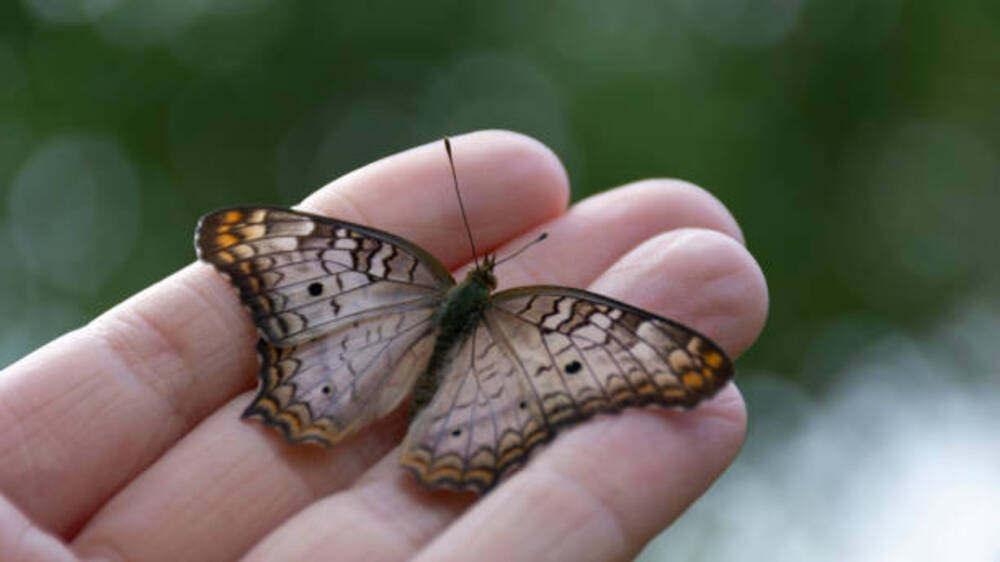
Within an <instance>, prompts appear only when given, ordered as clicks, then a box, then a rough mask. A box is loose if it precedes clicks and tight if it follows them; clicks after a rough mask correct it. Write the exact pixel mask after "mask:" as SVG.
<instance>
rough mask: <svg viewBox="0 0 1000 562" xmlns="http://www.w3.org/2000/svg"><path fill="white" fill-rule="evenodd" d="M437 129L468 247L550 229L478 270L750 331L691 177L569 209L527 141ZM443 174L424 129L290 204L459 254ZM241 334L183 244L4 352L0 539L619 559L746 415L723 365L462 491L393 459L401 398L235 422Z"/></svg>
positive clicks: (762, 288)
mask: <svg viewBox="0 0 1000 562" xmlns="http://www.w3.org/2000/svg"><path fill="white" fill-rule="evenodd" d="M452 142H453V146H454V151H455V166H456V168H457V172H458V178H459V181H460V183H461V189H462V195H463V198H464V201H465V205H466V208H467V210H468V213H469V221H470V224H471V228H472V231H473V234H474V236H475V237H476V245H477V246H478V247H479V248H480V249H481V250H488V251H496V252H497V253H498V254H499V255H500V257H503V256H504V255H507V254H509V253H511V252H512V251H514V250H516V249H518V248H520V247H521V246H522V245H523V244H524V243H525V242H526V241H528V240H530V239H532V238H534V237H535V236H537V235H538V233H540V232H542V231H546V232H548V233H549V238H548V239H547V240H546V241H544V242H542V243H540V244H537V245H536V246H534V247H532V248H531V249H530V250H528V251H527V252H525V253H524V254H522V255H521V256H519V257H518V258H517V259H515V260H513V261H511V262H508V263H505V264H503V265H501V266H500V267H499V268H498V269H497V271H496V273H497V276H498V279H499V283H500V288H501V289H502V288H508V287H514V286H519V285H527V284H539V283H545V284H559V285H567V286H571V287H581V288H588V289H590V290H592V291H596V292H599V293H602V294H605V295H608V296H610V297H612V298H615V299H619V300H622V301H625V302H628V303H630V304H633V305H636V306H639V307H642V308H645V309H647V310H650V311H652V312H655V313H658V314H661V315H664V316H667V317H670V318H673V319H676V320H678V321H680V322H682V323H685V324H687V325H689V326H691V327H693V328H695V329H697V330H699V331H701V332H702V333H704V334H706V335H708V336H709V337H711V338H712V339H713V340H715V341H716V342H718V343H719V344H720V345H721V346H722V347H723V348H725V349H726V351H727V352H728V353H729V354H730V355H731V356H732V357H734V358H735V357H738V356H739V354H740V353H742V352H743V351H744V350H745V349H746V348H747V347H749V345H750V344H751V343H752V342H753V341H754V339H755V338H756V337H757V336H758V334H759V333H760V330H761V329H762V327H763V324H764V320H765V317H766V312H767V289H766V285H765V282H764V278H763V275H762V274H761V271H760V268H759V267H758V266H757V263H756V262H755V261H754V259H753V257H752V256H751V255H750V253H749V252H748V251H747V250H746V249H745V247H744V245H743V237H742V234H741V232H740V230H739V227H738V225H737V223H736V221H735V220H734V219H733V217H732V216H731V215H730V213H729V212H728V211H727V210H726V208H725V207H724V206H723V205H722V204H721V203H720V202H719V201H718V200H717V199H715V198H714V197H713V196H712V195H710V194H709V193H708V192H707V191H705V190H703V189H701V188H699V187H696V186H693V185H691V184H689V183H686V182H681V181H677V180H666V179H652V180H644V181H641V182H635V183H631V184H628V185H624V186H621V187H617V188H613V189H610V190H609V191H606V192H604V193H602V194H599V195H596V196H593V197H591V198H589V199H585V200H583V201H581V202H579V203H577V204H576V205H573V206H571V207H567V205H568V199H569V185H568V180H567V177H566V174H565V172H564V171H563V168H562V166H561V164H560V163H559V161H558V159H557V158H556V156H555V155H554V154H553V153H552V152H551V151H549V150H548V149H547V148H545V147H544V146H543V145H541V144H540V143H538V142H537V141H534V140H532V139H529V138H527V137H524V136H521V135H517V134H514V133H509V132H502V131H483V132H477V133H472V134H468V135H462V136H458V137H454V138H453V140H452ZM451 182H452V178H451V172H450V170H449V168H448V164H447V159H446V156H445V152H444V148H443V146H442V144H441V143H440V142H435V143H431V144H428V145H424V146H420V147H417V148H415V149H412V150H409V151H406V152H403V153H400V154H396V155H394V156H390V157H388V158H386V159H383V160H380V161H378V162H375V163H373V164H371V165H369V166H367V167H365V168H362V169H360V170H357V171H355V172H353V173H351V174H348V175H346V176H344V177H342V178H340V179H338V180H336V181H334V182H332V183H330V184H329V185H327V186H325V187H323V188H322V189H320V190H318V191H317V192H315V193H314V194H313V195H311V196H310V197H308V198H307V199H306V200H305V201H303V202H302V203H301V205H299V206H298V208H300V209H302V210H307V211H310V212H314V213H320V214H325V215H329V216H333V217H337V218H341V219H345V220H348V221H352V222H358V223H362V224H368V225H371V226H374V227H376V228H380V229H383V230H388V231H390V232H393V233H395V234H397V235H400V236H403V237H405V238H407V239H409V240H411V241H413V242H414V243H416V244H419V245H420V246H422V247H423V248H425V249H427V250H428V251H429V252H431V253H432V254H434V255H435V256H436V257H437V258H438V259H439V260H441V262H442V263H444V264H445V265H446V266H448V267H450V268H453V269H456V270H459V269H461V268H462V267H463V265H466V264H467V262H468V261H470V250H469V243H468V240H467V237H466V234H465V229H464V227H463V225H462V223H461V219H460V216H459V211H458V206H457V202H456V200H455V195H454V192H453V189H452V184H451ZM233 203H238V202H237V201H233ZM209 210H210V209H206V211H209ZM195 218H196V217H192V223H191V224H190V225H178V228H182V229H184V230H190V229H193V226H194V220H195ZM184 235H185V236H187V232H184ZM457 275H458V277H459V279H461V275H462V273H461V272H459V273H458V274H457ZM255 339H256V334H255V329H254V327H253V325H252V323H251V320H250V316H249V314H247V312H246V311H245V310H244V309H243V308H242V306H241V305H240V303H239V300H238V298H237V296H236V293H235V292H234V291H233V290H232V289H231V288H230V286H229V284H228V283H227V282H226V281H225V280H224V279H222V278H221V277H219V276H218V275H217V274H216V273H215V272H214V271H213V270H212V268H211V267H209V266H206V265H203V264H193V265H191V266H188V267H186V268H184V269H182V270H180V271H178V272H177V273H175V274H173V275H171V276H170V277H167V278H166V279H164V280H162V281H160V282H159V283H157V284H155V285H153V286H152V287H150V288H148V289H146V290H145V291H143V292H141V293H139V294H137V295H135V296H134V297H132V298H130V299H128V300H127V301H125V302H123V303H122V304H120V305H118V306H117V307H115V308H113V309H111V310H110V311H108V312H106V313H105V314H103V315H102V316H100V317H99V318H97V319H96V320H94V321H93V322H91V323H90V324H88V325H87V326H85V327H83V328H80V329H78V330H76V331H73V332H71V333H68V334H66V335H64V336H62V337H60V338H59V339H57V340H55V341H53V342H52V343H50V344H48V345H46V346H45V347H43V348H41V349H39V350H37V351H35V352H34V353H32V354H31V355H29V356H27V357H25V358H24V359H22V360H21V361H19V362H17V363H15V364H14V365H11V366H10V367H9V368H7V369H6V370H5V371H3V372H2V373H0V451H2V455H3V456H2V459H0V491H2V492H3V495H4V496H3V498H2V501H0V559H2V560H22V559H23V560H76V559H86V558H101V557H109V558H110V559H126V560H192V559H198V560H230V559H239V558H241V557H244V558H245V559H247V560H275V559H281V560H317V559H339V560H356V559H357V560H365V561H366V562H370V561H375V560H400V559H409V558H413V557H416V558H418V559H425V560H441V559H449V560H466V559H469V558H470V556H473V557H474V558H475V559H477V560H543V559H562V560H628V559H630V558H631V557H633V556H635V555H636V554H637V553H638V552H639V551H640V550H641V549H642V548H643V546H644V545H645V544H646V543H647V542H648V541H649V540H650V539H651V538H653V537H654V536H655V535H656V534H657V533H659V532H660V531H661V530H663V529H664V528H665V527H667V526H668V525H669V524H670V523H671V522H672V521H674V520H675V519H676V518H677V517H678V516H680V515H681V514H682V513H683V512H684V510H685V509H686V508H687V507H688V506H689V505H690V504H691V502H693V501H694V500H695V499H697V498H698V497H699V496H700V495H701V494H703V493H704V492H705V491H706V490H707V489H708V487H709V486H710V485H711V484H712V482H713V481H714V480H715V479H716V478H717V477H718V476H719V475H720V474H721V473H722V471H723V470H724V469H725V468H726V466H728V465H729V463H730V462H731V461H732V460H733V459H734V457H735V456H736V454H737V452H738V450H739V448H740V445H741V444H742V442H743V437H744V432H745V428H746V413H745V407H744V403H743V401H742V398H741V397H740V394H739V391H738V390H737V388H736V386H735V385H733V384H730V385H728V386H727V387H726V388H724V389H723V390H722V391H721V392H720V393H719V394H718V395H717V396H716V397H715V398H713V399H712V400H710V401H707V402H705V403H703V404H702V405H700V406H699V407H697V408H696V409H694V410H690V411H673V410H665V409H659V408H646V409H630V410H626V411H625V412H624V413H622V414H620V415H616V416H599V417H597V418H595V419H593V420H590V421H588V422H586V423H583V424H580V425H578V426H576V427H574V428H572V429H567V430H565V431H563V432H562V433H560V435H559V436H558V437H557V438H556V439H555V440H554V441H553V442H552V443H551V444H550V445H548V446H547V447H545V448H543V449H541V450H539V451H537V452H536V454H534V455H533V457H532V458H531V460H530V462H528V463H527V464H526V465H525V466H524V467H523V469H521V470H520V471H519V472H517V473H516V474H514V475H513V476H511V477H510V478H508V479H507V480H505V481H504V482H503V483H502V484H501V485H500V486H498V487H497V488H496V489H494V490H493V491H492V492H490V493H489V494H488V495H487V496H485V497H483V498H481V499H478V501H477V498H476V496H474V495H472V494H470V493H456V492H450V491H436V492H428V491H426V490H424V489H422V488H421V487H420V486H419V485H418V484H417V483H416V482H415V480H414V479H413V477H412V476H411V475H410V474H409V473H407V472H405V471H403V470H402V469H400V468H399V467H398V465H397V460H396V459H397V456H398V449H397V445H398V443H399V441H400V439H401V438H402V436H403V434H404V433H405V430H406V423H407V413H406V412H405V411H404V410H405V408H404V410H400V411H399V412H397V413H396V414H393V415H391V416H389V417H388V418H386V419H384V420H382V421H380V422H378V423H376V424H374V425H373V426H371V427H369V428H367V429H366V430H364V431H362V432H361V433H359V434H357V435H356V436H354V437H351V438H349V439H347V440H346V441H344V442H342V443H340V444H338V445H337V446H336V447H333V448H331V449H323V448H319V447H313V446H291V445H286V444H284V443H283V442H282V441H281V438H280V436H279V435H278V434H277V433H276V432H275V431H273V430H270V429H268V428H266V427H263V426H262V425H261V424H260V423H256V422H252V421H251V422H248V421H243V420H241V419H240V413H241V412H242V410H243V409H244V408H245V407H246V405H247V404H248V403H249V401H250V399H251V396H252V387H253V385H254V384H255V368H256V358H255V355H254V351H253V350H254V342H255ZM738 379H739V364H738V363H737V381H738Z"/></svg>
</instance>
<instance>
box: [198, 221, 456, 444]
mask: <svg viewBox="0 0 1000 562" xmlns="http://www.w3.org/2000/svg"><path fill="white" fill-rule="evenodd" d="M195 245H196V247H197V249H198V255H199V257H200V258H201V259H202V260H204V261H206V262H209V263H211V264H212V265H213V266H215V268H216V269H217V270H218V271H219V272H221V273H223V274H224V275H225V276H227V277H228V278H229V279H230V281H231V282H232V283H233V285H234V286H236V288H237V289H238V290H239V293H240V300H241V301H242V302H243V304H244V305H245V306H246V307H247V308H248V309H249V310H250V312H251V313H252V315H253V318H254V322H255V323H256V325H257V328H258V331H259V332H260V335H261V341H260V343H259V344H258V347H257V351H258V355H259V357H260V359H261V367H260V372H259V379H260V387H259V389H258V393H257V397H256V398H255V399H254V401H253V402H252V403H251V404H250V406H249V407H248V408H247V410H246V412H245V413H244V417H259V418H262V419H263V420H264V422H265V423H267V424H268V425H272V426H275V427H277V428H278V429H279V430H281V431H282V433H284V435H285V437H286V439H288V440H289V441H292V442H300V441H313V442H318V443H322V444H333V443H335V442H337V441H339V440H341V439H343V438H344V437H346V436H347V435H350V434H351V433H352V432H354V431H356V430H357V429H358V428H360V427H362V426H363V425H364V424H366V423H368V422H371V421H374V420H375V419H378V418H380V417H382V416H384V415H386V414H388V413H389V412H390V411H391V410H393V409H394V408H395V407H396V405H398V404H399V403H400V402H401V401H402V400H403V399H404V398H405V397H406V395H407V394H408V393H409V392H410V389H411V388H412V386H413V384H414V382H415V381H416V379H417V378H418V376H419V374H420V372H421V371H422V369H423V368H424V366H425V365H426V364H427V361H428V359H429V357H430V355H431V353H432V351H433V347H434V333H435V332H434V329H435V326H434V320H433V318H434V314H435V312H436V311H437V307H438V306H439V305H440V303H441V302H442V301H443V300H444V298H445V295H446V292H447V290H448V289H449V288H450V287H452V286H453V285H454V280H453V279H452V277H451V275H450V274H449V273H448V271H447V270H446V269H445V268H444V266H442V265H441V264H440V263H438V261H437V260H436V259H434V258H433V257H432V256H431V255H430V254H428V253H427V252H426V251H424V250H422V249H421V248H419V247H418V246H416V245H415V244H412V243H410V242H408V241H406V240H404V239H402V238H399V237H397V236H394V235H392V234H389V233H386V232H382V231H379V230H375V229H373V228H368V227H364V226H361V225H357V224H353V223H348V222H345V221H340V220H336V219H331V218H328V217H323V216H318V215H311V214H308V213H303V212H300V211H295V210H291V209H283V208H277V207H235V208H231V209H223V210H221V211H217V212H215V213H211V214H208V215H205V216H204V217H203V218H202V219H201V221H200V222H199V224H198V229H197V233H196V237H195Z"/></svg>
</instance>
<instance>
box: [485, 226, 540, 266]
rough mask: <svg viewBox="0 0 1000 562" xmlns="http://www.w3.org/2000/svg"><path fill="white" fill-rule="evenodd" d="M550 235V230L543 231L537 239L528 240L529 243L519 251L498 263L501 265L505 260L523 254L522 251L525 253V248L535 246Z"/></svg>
mask: <svg viewBox="0 0 1000 562" xmlns="http://www.w3.org/2000/svg"><path fill="white" fill-rule="evenodd" d="M548 237H549V233H548V232H543V233H541V234H540V235H539V236H538V238H535V239H534V240H532V241H531V242H528V243H527V244H525V245H524V246H521V249H520V250H518V251H516V252H514V253H513V254H511V255H509V256H507V257H505V258H504V259H502V260H500V261H498V262H497V263H496V265H500V264H502V263H503V262H505V261H510V260H512V259H514V258H516V257H517V256H520V255H521V254H522V253H524V251H525V250H527V249H528V248H530V247H532V246H534V245H535V244H538V243H539V242H541V241H542V240H545V239H546V238H548Z"/></svg>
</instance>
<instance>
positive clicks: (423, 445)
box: [401, 286, 733, 493]
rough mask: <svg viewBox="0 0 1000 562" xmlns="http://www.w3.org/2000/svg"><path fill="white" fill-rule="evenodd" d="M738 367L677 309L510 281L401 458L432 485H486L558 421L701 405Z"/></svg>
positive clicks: (457, 356) (461, 351)
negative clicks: (663, 312) (672, 312)
mask: <svg viewBox="0 0 1000 562" xmlns="http://www.w3.org/2000/svg"><path fill="white" fill-rule="evenodd" d="M732 375H733V368H732V363H731V362H730V360H729V359H728V358H727V357H726V355H725V353H724V352H723V351H722V349H720V348H719V347H718V346H717V345H716V344H714V343H713V342H712V341H711V340H709V339H708V338H706V337H705V336H703V335H701V334H699V333H697V332H695V331H694V330H692V329H690V328H687V327H685V326H683V325H681V324H678V323H676V322H674V321H672V320H669V319H667V318H663V317H660V316H657V315H654V314H651V313H649V312H646V311H643V310H641V309H637V308H635V307H632V306H629V305H627V304H625V303H621V302H618V301H615V300H613V299H609V298H607V297H603V296H601V295H597V294H594V293H590V292H587V291H581V290H575V289H569V288H565V287H550V286H539V287H523V288H518V289H513V290H509V291H504V292H501V293H498V294H496V295H494V296H493V298H492V303H491V306H490V307H488V308H487V310H486V312H485V313H484V314H483V316H482V320H481V322H480V324H479V325H478V326H477V327H476V329H475V330H474V332H473V333H472V334H471V335H470V336H469V337H468V338H467V339H466V340H465V341H464V343H463V344H462V345H461V346H460V347H459V348H458V349H457V350H456V351H455V352H454V354H453V357H452V359H451V362H450V363H449V365H448V368H447V370H446V371H445V372H444V373H443V375H442V376H441V381H442V382H441V385H440V388H439V389H438V391H437V393H436V394H435V396H434V399H433V400H432V401H431V402H430V404H428V406H427V407H426V408H425V409H424V410H423V411H422V412H420V414H419V415H418V416H417V418H416V419H415V420H414V422H413V424H411V427H410V431H409V433H408V435H407V438H406V441H405V443H404V444H403V453H402V459H401V463H402V464H403V465H404V466H406V467H407V468H409V469H410V470H411V471H412V472H413V473H414V474H415V475H416V476H417V478H418V480H420V481H421V482H422V483H423V484H425V485H427V486H429V487H441V486H443V487H451V488H459V489H471V490H474V491H477V492H479V493H483V492H486V491H488V490H489V489H490V488H491V487H493V486H494V485H495V484H496V482H497V481H498V479H499V478H501V477H502V476H503V475H504V474H505V473H507V472H509V471H510V470H511V469H512V468H514V467H516V466H518V465H519V464H520V463H521V462H522V461H523V460H524V459H525V457H526V456H527V455H528V454H529V453H530V452H531V450H532V449H534V448H535V447H536V446H538V445H539V444H541V443H544V442H546V441H548V440H549V439H551V438H552V437H553V436H554V435H555V432H556V431H557V430H558V429H559V428H560V427H563V426H566V425H567V424H571V423H574V422H577V421H580V420H583V419H586V418H589V417H591V416H593V415H595V414H597V413H601V412H609V413H613V412H619V411H621V410H622V409H624V408H626V407H629V406H643V405H647V404H657V405H661V406H682V407H692V406H694V405H696V404H698V403H699V402H701V401H702V400H704V399H706V398H708V397H710V396H712V395H713V394H715V393H716V392H717V391H718V390H719V389H720V388H721V387H722V386H724V385H725V384H726V383H727V382H728V381H729V380H730V379H731V378H732Z"/></svg>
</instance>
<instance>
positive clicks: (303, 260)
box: [195, 140, 733, 494]
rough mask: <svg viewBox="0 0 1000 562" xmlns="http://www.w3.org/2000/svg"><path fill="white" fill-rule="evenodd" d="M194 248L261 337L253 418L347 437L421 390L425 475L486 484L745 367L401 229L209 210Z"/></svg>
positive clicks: (318, 438) (329, 440) (412, 441)
mask: <svg viewBox="0 0 1000 562" xmlns="http://www.w3.org/2000/svg"><path fill="white" fill-rule="evenodd" d="M446 148H447V149H448V157H449V160H450V159H451V146H450V144H448V143H447V140H446ZM452 173H453V174H454V164H452ZM455 188H456V194H457V195H458V198H459V204H460V205H461V194H460V193H458V180H457V177H456V178H455ZM462 213H463V218H464V208H463V211H462ZM466 226H467V227H468V222H467V221H466ZM470 242H471V233H470ZM195 246H196V248H197V252H198V256H199V258H200V259H201V260H203V261H205V262H208V263H210V264H211V265H213V266H214V267H215V268H216V269H217V270H218V271H219V272H220V273H222V274H223V275H224V276H225V277H227V278H228V279H229V280H230V282H231V283H232V284H233V285H234V286H235V287H236V289H237V290H238V292H239V296H240V299H241V301H242V303H243V304H244V305H245V307H246V308H247V309H249V311H250V314H251V315H252V316H253V320H254V322H255V324H256V326H257V329H258V332H259V334H260V340H259V342H258V344H257V352H258V355H259V358H260V369H259V372H258V378H259V387H258V390H257V394H256V397H255V398H254V399H253V402H252V403H251V404H250V406H249V407H248V408H247V409H246V411H245V412H244V414H243V417H244V418H259V419H260V420H262V421H263V422H264V423H265V424H267V425H269V426H273V427H275V428H277V429H278V430H279V431H280V432H281V433H282V434H283V435H284V437H285V438H286V440H287V441H289V442H292V443H304V442H312V443H318V444H321V445H326V446H331V445H333V444H335V443H337V442H339V441H341V440H343V439H344V438H345V437H347V436H349V435H352V434H354V433H356V432H357V431H358V430H360V429H361V428H363V427H365V426H366V425H367V424H369V423H371V422H373V421H375V420H378V419H380V418H382V417H384V416H386V415H388V414H389V413H390V412H393V411H394V410H395V409H396V408H397V407H398V406H400V405H401V404H402V403H403V402H404V400H405V399H406V398H407V397H408V396H409V397H411V399H410V402H411V412H412V413H411V422H410V426H409V430H408V433H407V436H406V438H405V440H404V443H403V446H402V453H401V457H400V464H401V465H402V466H403V467H405V468H406V469H409V470H410V471H411V472H412V473H413V474H414V475H415V476H416V478H417V480H418V481H419V482H420V483H421V484H423V485H424V486H425V487H427V488H451V489H460V490H472V491H475V492H478V493H480V494H483V493H486V492H487V491H489V490H490V489H491V488H493V487H494V486H495V485H496V484H497V483H498V482H499V481H501V480H502V479H503V478H504V477H505V476H506V475H508V474H509V473H511V472H512V471H513V470H515V469H516V468H517V467H519V466H520V465H521V464H523V463H524V462H525V460H526V459H527V458H528V456H529V453H530V452H531V451H532V450H533V449H535V448H536V447H537V446H539V445H540V444H542V443H545V442H547V441H549V440H551V439H552V438H553V437H554V436H555V434H556V432H557V431H558V430H559V429H560V428H563V427H566V426H568V425H571V424H575V423H577V422H580V421H582V420H585V419H587V418H590V417H592V416H594V415H595V414H598V413H614V412H619V411H621V410H622V409H624V408H628V407H636V406H645V405H654V404H655V405H660V406H668V407H669V406H680V407H688V408H690V407H693V406H695V405H697V404H698V403H699V402H701V401H702V400H704V399H706V398H708V397H711V396H712V395H713V394H715V392H716V391H718V390H719V389H720V388H721V387H722V386H724V385H725V384H726V383H727V382H728V381H729V380H730V379H731V378H732V376H733V365H732V362H731V361H730V360H729V358H728V357H727V356H726V354H725V352H724V351H723V350H722V349H721V348H720V347H719V346H718V345H716V344H715V343H713V342H712V341H711V340H710V339H708V338H707V337H705V336H703V335H701V334H699V333H698V332H696V331H695V330H693V329H691V328H688V327H686V326H684V325H682V324H680V323H678V322H675V321H673V320H670V319H668V318H664V317H661V316H658V315H656V314H653V313H650V312H647V311H644V310H641V309H638V308H635V307H633V306H630V305H628V304H626V303H623V302H619V301H617V300H614V299H611V298H608V297H605V296H602V295H599V294H596V293H592V292H588V291H584V290H580V289H574V288H570V287H559V286H551V285H539V286H527V287H518V288H514V289H508V290H503V291H499V292H494V291H495V289H496V286H497V279H496V276H495V274H494V268H495V267H496V264H497V262H496V259H495V256H493V255H489V254H486V255H485V256H484V257H483V258H482V260H481V261H480V260H476V266H475V267H474V268H472V269H471V270H470V271H469V273H468V274H467V275H466V277H465V279H464V280H463V281H462V282H460V283H456V281H455V279H454V278H453V277H452V276H451V274H450V273H449V272H448V270H447V269H446V268H445V267H444V266H443V265H442V264H441V263H440V262H438V260H437V259H435V258H434V257H433V256H432V255H431V254H430V253H428V252H427V251H425V250H423V249H422V248H420V247H419V246H417V245H416V244H413V243H411V242H408V241H407V240H405V239H403V238H400V237H398V236H395V235H393V234H390V233H388V232H383V231H381V230H377V229H374V228H371V227H367V226H362V225H359V224H354V223H351V222H347V221H342V220H337V219H333V218H329V217H325V216H319V215H314V214H309V213H305V212H301V211H296V210H292V209H288V208H280V207H264V206H260V207H234V208H229V209H223V210H219V211H216V212H214V213H210V214H208V215H205V216H204V217H202V219H201V220H200V222H199V224H198V227H197V230H196V235H195ZM473 254H474V255H475V250H474V249H473Z"/></svg>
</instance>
